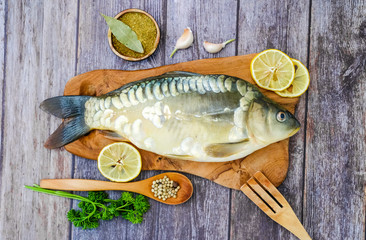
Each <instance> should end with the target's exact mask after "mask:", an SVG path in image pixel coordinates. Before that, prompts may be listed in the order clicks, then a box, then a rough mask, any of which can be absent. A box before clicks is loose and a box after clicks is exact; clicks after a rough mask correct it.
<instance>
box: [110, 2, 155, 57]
mask: <svg viewBox="0 0 366 240" xmlns="http://www.w3.org/2000/svg"><path fill="white" fill-rule="evenodd" d="M131 12H137V13H142V14H145V15H146V16H148V17H149V18H150V19H151V20H152V21H153V22H154V24H155V27H156V39H155V43H154V48H153V49H152V50H151V51H150V52H149V53H147V54H146V55H144V56H142V57H139V58H135V57H129V56H125V55H122V54H120V53H119V52H117V50H116V49H115V48H114V46H113V44H112V32H111V30H110V29H108V43H109V47H110V48H111V49H112V51H113V52H114V54H116V55H117V56H118V57H120V58H122V59H124V60H127V61H134V62H136V61H141V60H143V59H145V58H147V57H149V56H150V55H151V54H153V53H154V52H155V50H156V48H157V47H158V44H159V41H160V29H159V26H158V24H157V23H156V21H155V19H154V18H153V17H152V16H151V15H150V14H148V13H147V12H145V11H143V10H141V9H136V8H131V9H126V10H123V11H122V12H120V13H118V14H117V15H116V16H115V17H114V18H115V19H118V18H119V17H121V16H122V15H123V14H125V13H131Z"/></svg>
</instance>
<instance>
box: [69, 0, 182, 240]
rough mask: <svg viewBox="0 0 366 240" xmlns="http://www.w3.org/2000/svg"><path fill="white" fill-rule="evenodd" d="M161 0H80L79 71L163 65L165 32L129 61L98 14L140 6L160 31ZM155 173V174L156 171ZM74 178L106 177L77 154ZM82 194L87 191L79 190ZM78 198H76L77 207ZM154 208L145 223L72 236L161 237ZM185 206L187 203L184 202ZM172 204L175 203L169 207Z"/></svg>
mask: <svg viewBox="0 0 366 240" xmlns="http://www.w3.org/2000/svg"><path fill="white" fill-rule="evenodd" d="M164 4H165V3H164V2H162V1H147V0H146V1H143V0H138V1H119V0H114V1H108V4H106V3H104V2H103V1H84V0H83V1H80V13H79V46H78V65H77V74H80V73H84V72H87V71H91V70H95V69H105V68H107V69H123V70H136V69H145V68H152V67H157V66H161V65H164V60H163V56H164V49H163V48H162V46H164V41H165V35H162V37H161V40H160V43H159V47H158V48H157V50H156V51H155V53H154V54H153V55H152V56H150V57H149V58H148V59H146V60H143V61H141V62H127V61H124V60H122V59H120V58H119V57H117V56H116V55H115V54H114V53H113V52H112V51H111V49H110V48H109V45H108V40H107V32H108V27H107V25H106V23H105V21H104V19H103V17H102V16H100V14H99V13H103V14H105V15H108V16H114V15H116V14H117V13H119V12H120V11H122V10H124V9H127V8H140V9H142V10H144V11H146V12H148V13H150V14H151V15H152V16H153V17H154V18H155V20H156V21H157V23H158V24H159V26H160V28H161V30H162V29H164V26H165V25H164V24H165V23H164V21H163V19H165V12H164V8H165V7H164ZM155 174H156V173H155ZM152 175H154V173H149V172H142V173H141V174H140V176H139V177H138V178H137V179H136V180H140V179H145V178H147V177H150V176H152ZM73 177H74V178H85V179H97V180H106V179H105V178H104V177H103V176H102V175H101V174H100V172H99V171H98V169H97V164H96V162H95V161H91V160H89V159H84V158H80V157H75V168H74V174H73ZM78 193H79V194H81V195H85V193H81V192H78ZM109 194H110V197H111V198H118V197H119V196H120V194H121V192H109ZM77 204H78V201H73V205H72V206H73V207H77ZM150 204H151V209H150V210H149V211H148V212H147V214H146V215H144V221H143V223H142V224H136V225H134V224H131V223H130V222H128V221H127V220H124V219H121V218H120V219H114V220H112V221H108V222H107V221H102V222H101V226H100V227H99V228H98V229H93V230H90V231H84V230H82V229H80V228H75V227H72V239H87V240H90V239H96V240H99V239H151V238H153V237H152V236H158V233H157V232H156V221H157V219H158V218H159V214H158V212H159V207H160V205H162V204H161V203H158V202H155V201H150ZM183 205H184V204H183ZM168 207H172V206H168Z"/></svg>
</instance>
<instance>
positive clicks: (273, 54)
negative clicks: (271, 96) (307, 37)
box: [250, 49, 295, 91]
mask: <svg viewBox="0 0 366 240" xmlns="http://www.w3.org/2000/svg"><path fill="white" fill-rule="evenodd" d="M250 73H251V75H252V78H253V80H254V81H255V82H256V83H257V84H258V86H259V87H261V88H264V89H267V90H271V91H282V90H285V89H286V88H288V87H289V86H290V85H291V83H292V82H293V80H294V78H295V66H294V64H293V62H292V60H291V58H290V57H289V56H287V55H286V54H285V53H283V52H281V51H280V50H277V49H267V50H265V51H263V52H261V53H258V54H257V55H256V56H255V57H254V58H253V60H252V62H251V63H250Z"/></svg>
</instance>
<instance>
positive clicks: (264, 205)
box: [240, 171, 311, 240]
mask: <svg viewBox="0 0 366 240" xmlns="http://www.w3.org/2000/svg"><path fill="white" fill-rule="evenodd" d="M240 190H241V191H242V192H243V193H244V194H245V195H247V197H248V198H249V199H250V200H252V201H253V202H254V203H255V204H256V205H257V206H258V207H259V208H260V209H262V211H263V212H264V213H265V214H267V215H268V216H269V217H270V218H272V219H273V220H274V221H275V222H277V223H278V224H280V225H281V226H283V227H284V228H286V229H287V230H289V231H290V232H292V233H293V234H294V235H295V236H296V237H298V238H299V239H301V240H305V239H310V240H311V238H310V236H309V234H308V233H307V232H306V230H305V228H304V226H303V225H302V224H301V222H300V221H299V219H298V218H297V217H296V215H295V213H294V211H293V210H292V208H291V206H290V204H289V203H288V202H287V201H286V199H285V198H284V197H283V196H282V194H281V193H280V192H279V191H278V190H277V188H276V187H275V186H274V185H273V184H272V183H271V182H270V181H269V180H268V178H266V177H265V176H264V175H263V173H261V172H259V171H258V172H256V173H255V174H254V175H253V177H251V178H250V179H249V180H248V181H247V183H246V184H244V185H243V186H241V188H240Z"/></svg>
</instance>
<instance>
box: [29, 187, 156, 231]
mask: <svg viewBox="0 0 366 240" xmlns="http://www.w3.org/2000/svg"><path fill="white" fill-rule="evenodd" d="M25 187H26V188H28V189H31V190H33V191H36V192H41V193H46V194H50V195H55V196H59V197H65V198H71V199H76V200H79V201H80V202H79V204H78V206H79V208H80V210H75V209H71V210H70V211H68V213H67V218H68V219H69V221H70V222H72V223H73V224H74V226H75V227H82V228H83V229H90V228H97V227H98V226H99V219H102V220H111V219H112V218H114V217H118V216H121V217H122V218H124V219H126V220H128V221H130V222H132V223H134V224H136V223H141V222H142V220H143V214H144V213H146V212H147V211H148V210H149V208H150V204H149V202H148V200H147V199H146V198H145V197H144V196H143V195H140V194H138V195H136V197H133V195H132V194H131V193H129V192H122V194H121V197H120V198H119V199H117V200H113V199H109V198H108V194H107V193H106V192H103V191H100V192H88V197H87V198H85V197H82V196H79V195H76V194H71V193H68V192H63V191H54V190H49V189H45V188H41V187H40V186H38V185H36V184H34V186H33V187H32V186H25Z"/></svg>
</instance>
